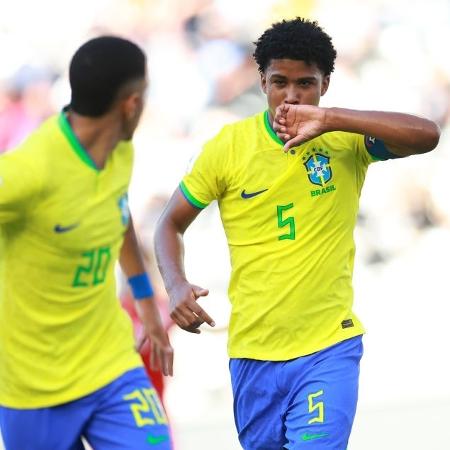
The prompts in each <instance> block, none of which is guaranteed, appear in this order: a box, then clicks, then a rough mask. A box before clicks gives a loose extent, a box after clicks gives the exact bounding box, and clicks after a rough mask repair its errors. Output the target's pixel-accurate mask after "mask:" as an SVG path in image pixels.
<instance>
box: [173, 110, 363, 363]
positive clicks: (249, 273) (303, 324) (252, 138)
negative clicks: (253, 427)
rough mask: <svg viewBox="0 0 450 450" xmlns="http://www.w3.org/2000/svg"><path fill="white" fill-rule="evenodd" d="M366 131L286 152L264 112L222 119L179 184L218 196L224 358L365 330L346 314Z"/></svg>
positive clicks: (277, 352)
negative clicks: (226, 276) (223, 251)
mask: <svg viewBox="0 0 450 450" xmlns="http://www.w3.org/2000/svg"><path fill="white" fill-rule="evenodd" d="M371 161H372V159H371V156H370V154H369V153H368V152H367V150H366V147H365V144H364V136H362V135H357V134H351V133H344V132H332V133H326V134H324V135H322V136H319V137H317V138H315V139H313V140H311V141H309V142H307V143H305V144H302V145H301V146H299V147H296V148H295V149H292V150H291V151H289V152H288V153H284V152H283V145H282V142H281V141H280V140H279V139H278V137H277V136H276V134H275V133H274V132H273V130H272V128H271V126H270V125H269V119H268V113H267V111H266V112H265V113H261V114H258V115H256V116H253V117H250V118H247V119H244V120H242V121H240V122H237V123H235V124H231V125H227V126H225V127H224V128H223V129H222V131H221V132H220V133H219V134H218V135H217V136H216V137H215V138H213V139H212V140H211V141H209V142H208V143H206V145H205V147H204V148H203V150H202V152H201V153H200V155H199V156H198V158H197V159H196V160H195V162H194V164H193V166H192V168H191V170H190V172H189V173H188V174H187V175H186V176H185V177H184V178H183V180H182V182H181V184H180V189H181V191H182V193H183V194H184V196H185V197H186V199H187V200H188V201H189V202H190V203H191V204H193V205H194V206H196V207H198V208H204V207H205V206H206V205H208V204H209V203H210V202H211V201H213V200H215V199H217V200H218V205H219V209H220V214H221V219H222V222H223V226H224V229H225V233H226V236H227V241H228V245H229V251H230V258H231V267H232V273H231V279H230V285H229V298H230V301H231V304H232V310H231V319H230V327H229V342H228V350H229V355H230V357H232V358H252V359H260V360H271V361H282V360H288V359H292V358H296V357H299V356H303V355H307V354H311V353H313V352H316V351H318V350H321V349H323V348H325V347H328V346H330V345H333V344H335V343H337V342H340V341H342V340H345V339H348V338H350V337H353V336H356V335H360V334H362V333H363V332H364V330H363V327H362V325H361V323H360V321H359V320H358V318H357V317H356V316H355V314H353V312H352V304H353V289H352V273H353V260H354V252H355V247H354V241H353V229H354V227H355V223H356V216H357V211H358V204H359V196H360V193H361V188H362V185H363V181H364V177H365V174H366V170H367V167H368V165H369V163H370V162H371Z"/></svg>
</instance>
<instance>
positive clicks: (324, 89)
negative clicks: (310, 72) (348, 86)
mask: <svg viewBox="0 0 450 450" xmlns="http://www.w3.org/2000/svg"><path fill="white" fill-rule="evenodd" d="M329 85H330V75H325V76H324V77H323V79H322V85H321V86H320V95H321V96H322V95H324V94H325V93H326V92H327V91H328V86H329Z"/></svg>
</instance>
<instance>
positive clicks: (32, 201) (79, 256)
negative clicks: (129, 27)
mask: <svg viewBox="0 0 450 450" xmlns="http://www.w3.org/2000/svg"><path fill="white" fill-rule="evenodd" d="M69 79H70V86H71V101H70V104H69V106H68V107H66V108H65V109H64V110H63V111H62V112H61V113H60V114H59V115H56V116H53V117H51V118H50V119H49V120H47V121H46V122H45V123H44V124H42V125H41V126H40V127H39V128H38V129H37V130H36V131H35V132H34V133H32V134H31V135H30V136H29V137H28V139H26V140H25V142H24V143H23V144H21V145H20V146H19V147H18V148H16V149H15V150H13V151H10V152H7V153H5V154H4V155H2V156H1V157H0V180H1V182H0V225H1V226H0V232H1V240H0V247H1V251H0V405H1V406H0V426H1V432H2V435H3V440H4V443H5V447H6V449H8V450H26V449H30V450H48V449H52V450H53V449H54V450H69V449H70V450H75V449H82V448H83V444H82V441H81V437H82V436H83V437H84V438H85V439H86V440H87V441H88V442H89V444H90V445H91V446H92V447H93V448H95V449H96V450H97V449H98V450H101V449H105V450H106V449H108V450H112V449H117V450H119V449H120V450H125V449H129V450H138V449H142V448H147V447H149V446H151V447H152V448H156V449H166V450H167V449H170V448H171V443H170V436H169V432H168V427H167V419H166V416H165V413H164V409H163V407H162V405H161V403H160V401H159V399H158V395H157V393H156V391H155V389H154V388H153V386H152V385H151V384H150V382H149V380H148V377H147V376H146V374H145V371H144V368H143V367H142V362H141V361H140V358H139V356H138V355H137V353H136V351H135V349H134V339H133V334H132V328H131V324H130V321H129V319H128V318H127V317H126V314H125V313H124V311H123V310H122V309H121V307H120V304H119V302H118V300H117V296H116V284H115V277H114V267H115V263H116V261H117V260H119V261H120V265H121V267H122V270H123V271H124V273H125V274H126V276H127V278H128V282H129V284H130V286H131V289H132V292H133V297H134V298H135V300H136V310H137V313H138V315H139V318H140V320H141V321H142V323H143V328H144V330H145V334H146V336H147V337H148V338H149V339H150V340H151V343H152V352H153V355H152V360H153V361H154V362H155V363H156V365H159V367H161V369H162V371H163V373H164V374H166V375H171V374H172V364H173V351H172V348H171V346H170V343H169V340H168V337H167V334H166V332H165V330H164V327H163V326H162V323H161V319H160V316H159V313H158V309H157V307H156V304H155V303H154V301H153V291H152V287H151V284H150V281H149V278H148V276H147V274H146V272H145V266H144V262H143V260H142V258H141V255H140V252H139V249H138V244H137V239H136V236H135V232H134V228H133V222H132V219H131V217H130V212H129V209H128V184H129V179H130V175H131V170H132V162H133V147H132V144H131V139H132V137H133V133H134V131H135V129H136V126H137V124H138V122H139V119H140V117H141V114H142V111H143V108H144V103H145V96H146V89H147V74H146V57H145V54H144V53H143V51H142V50H141V49H140V48H139V47H138V46H137V45H135V44H134V43H132V42H131V41H129V40H125V39H122V38H118V37H112V36H103V37H99V38H95V39H92V40H90V41H88V42H86V43H85V44H84V45H82V46H81V47H80V48H79V49H78V50H77V51H76V53H75V54H74V56H73V58H72V60H71V63H70V69H69Z"/></svg>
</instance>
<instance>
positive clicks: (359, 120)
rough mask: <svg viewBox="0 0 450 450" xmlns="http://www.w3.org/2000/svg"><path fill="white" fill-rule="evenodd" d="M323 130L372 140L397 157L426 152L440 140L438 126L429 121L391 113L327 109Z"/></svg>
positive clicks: (409, 115)
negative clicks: (341, 132)
mask: <svg viewBox="0 0 450 450" xmlns="http://www.w3.org/2000/svg"><path fill="white" fill-rule="evenodd" d="M325 127H326V130H327V131H338V130H339V131H348V132H352V133H359V134H364V135H368V136H373V137H376V138H378V139H381V140H383V141H384V143H385V144H386V146H387V147H388V148H389V149H390V150H391V151H392V152H393V153H395V154H397V155H400V156H408V155H412V154H416V153H426V152H429V151H431V150H433V149H434V148H435V147H436V146H437V144H438V142H439V137H440V130H439V127H438V126H437V125H436V124H435V123H434V122H432V121H431V120H428V119H424V118H422V117H417V116H414V115H411V114H403V113H395V112H382V111H356V110H351V109H343V108H327V109H326V119H325Z"/></svg>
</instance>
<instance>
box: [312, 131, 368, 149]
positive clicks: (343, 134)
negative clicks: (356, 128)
mask: <svg viewBox="0 0 450 450" xmlns="http://www.w3.org/2000/svg"><path fill="white" fill-rule="evenodd" d="M316 139H317V141H318V142H323V143H326V144H327V145H328V146H330V147H336V148H339V149H342V148H343V149H352V148H354V147H355V145H356V144H358V143H359V142H360V141H361V142H362V141H363V136H362V135H360V134H356V133H350V132H347V131H331V132H329V133H325V134H322V135H321V136H319V137H318V138H316Z"/></svg>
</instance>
